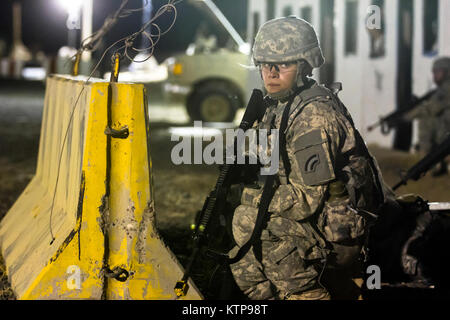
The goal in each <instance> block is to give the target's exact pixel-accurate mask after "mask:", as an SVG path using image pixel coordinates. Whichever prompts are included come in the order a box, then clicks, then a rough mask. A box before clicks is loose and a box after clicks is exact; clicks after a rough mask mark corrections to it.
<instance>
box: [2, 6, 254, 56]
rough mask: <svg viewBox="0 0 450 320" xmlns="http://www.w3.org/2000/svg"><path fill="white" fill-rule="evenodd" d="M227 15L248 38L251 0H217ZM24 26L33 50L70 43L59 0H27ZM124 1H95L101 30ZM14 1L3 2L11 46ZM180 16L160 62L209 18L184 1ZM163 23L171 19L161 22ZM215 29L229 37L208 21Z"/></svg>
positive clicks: (125, 23)
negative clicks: (249, 3) (247, 19)
mask: <svg viewBox="0 0 450 320" xmlns="http://www.w3.org/2000/svg"><path fill="white" fill-rule="evenodd" d="M67 1H70V0H67ZM214 2H215V3H216V5H217V6H218V7H219V8H220V9H221V10H222V12H223V13H224V15H225V16H226V17H227V18H228V19H229V20H230V22H231V23H232V24H233V25H234V27H235V28H236V29H237V30H238V32H239V33H240V34H241V36H242V37H243V38H244V39H245V30H246V17H247V0H214ZM22 3H23V9H22V10H23V12H22V13H23V27H22V28H23V29H22V33H23V35H22V38H23V41H24V43H25V45H26V46H27V47H28V48H29V49H30V50H33V51H36V50H42V51H44V52H45V53H46V54H49V55H55V54H56V53H57V51H58V49H59V48H60V47H62V46H64V45H66V44H67V38H68V36H67V28H66V19H67V15H66V13H65V11H64V9H62V8H61V6H60V5H59V4H58V3H57V0H23V1H22ZM120 3H121V0H94V25H93V30H94V31H95V30H97V29H98V28H99V27H100V26H101V25H102V24H103V21H104V19H105V18H106V17H107V16H108V15H110V14H112V13H113V12H114V11H115V10H116V9H117V8H118V7H119V6H120ZM165 3H167V0H153V7H154V8H159V7H160V6H161V5H163V4H165ZM141 4H142V1H141V0H130V2H129V5H128V7H130V8H137V7H139V6H140V5H141ZM11 8H12V1H11V0H2V1H1V2H0V38H2V39H4V40H6V41H7V43H8V44H9V45H10V43H11V38H12V9H11ZM177 9H178V18H177V21H176V24H175V26H174V28H173V29H172V30H171V31H170V33H168V34H166V35H165V36H164V37H163V38H162V39H161V40H160V42H159V44H158V46H157V48H156V50H155V54H154V55H155V57H156V58H157V60H158V61H162V60H164V59H165V58H166V57H167V56H169V55H171V54H173V53H174V52H176V51H183V50H185V49H186V48H187V46H188V45H189V43H190V41H191V40H192V37H193V35H194V34H195V31H196V28H197V27H198V26H199V24H200V23H201V22H202V21H204V20H208V19H207V18H206V16H205V15H204V14H202V13H201V12H200V11H199V9H197V8H195V7H193V6H192V5H189V4H188V3H186V1H182V2H181V3H179V4H177ZM140 23H141V15H140V13H136V14H134V15H133V16H131V17H128V18H125V19H122V20H121V21H120V22H119V23H118V24H117V25H116V26H115V27H114V28H113V29H112V30H111V31H110V33H109V35H108V37H107V38H106V39H105V45H107V44H109V43H113V42H114V41H115V40H118V39H120V38H121V37H124V36H126V35H128V34H130V33H132V32H134V31H136V30H137V29H138V28H139V27H140ZM160 23H161V24H162V25H164V23H167V21H164V20H163V21H161V22H160ZM208 24H209V25H210V26H211V28H214V29H215V30H216V31H217V32H219V42H224V41H225V40H226V34H224V33H221V30H220V29H218V28H217V27H216V26H215V25H214V23H210V22H209V23H208Z"/></svg>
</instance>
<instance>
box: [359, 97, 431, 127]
mask: <svg viewBox="0 0 450 320" xmlns="http://www.w3.org/2000/svg"><path fill="white" fill-rule="evenodd" d="M435 92H436V90H432V91H430V92H428V93H427V94H425V95H424V96H422V97H420V98H416V97H413V99H412V101H411V103H410V104H409V107H408V108H405V109H400V110H397V111H394V112H392V113H390V114H388V115H387V116H385V117H382V118H381V119H380V120H379V121H378V122H377V123H375V124H373V125H371V126H369V127H367V131H369V132H370V131H372V130H373V129H375V128H377V127H381V132H382V133H383V134H385V135H387V134H389V132H390V131H391V129H392V128H395V127H397V126H398V125H399V124H400V123H401V122H402V117H403V115H404V114H406V113H407V112H409V111H411V110H413V109H415V108H416V107H418V106H419V105H420V104H421V103H422V102H424V101H426V100H428V99H430V98H431V96H432V95H433V94H434V93H435Z"/></svg>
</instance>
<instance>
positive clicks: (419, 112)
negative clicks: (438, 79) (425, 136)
mask: <svg viewBox="0 0 450 320" xmlns="http://www.w3.org/2000/svg"><path fill="white" fill-rule="evenodd" d="M448 110H450V79H449V80H447V81H445V82H444V83H443V84H442V85H441V86H440V87H439V88H438V89H437V91H436V93H434V94H433V95H432V96H431V98H430V99H428V100H426V101H424V102H422V103H421V104H420V105H418V106H417V107H416V108H414V109H413V110H411V111H409V112H408V113H407V114H406V115H405V116H404V118H405V120H406V121H412V120H414V119H418V118H426V117H440V116H442V114H443V113H445V112H446V111H448Z"/></svg>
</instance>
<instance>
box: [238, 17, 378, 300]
mask: <svg viewBox="0 0 450 320" xmlns="http://www.w3.org/2000/svg"><path fill="white" fill-rule="evenodd" d="M253 59H254V62H255V65H257V66H259V69H260V73H261V77H262V79H263V81H264V89H265V93H266V97H265V102H266V104H267V105H268V107H267V110H266V113H265V115H264V117H263V119H262V120H261V122H259V123H258V122H256V123H255V125H254V128H256V129H268V130H267V132H268V134H270V133H271V130H270V129H280V128H281V129H280V133H279V135H280V139H279V141H280V154H281V161H280V165H279V171H278V174H277V176H276V182H275V185H274V187H275V192H274V195H273V197H272V199H271V201H270V205H269V208H268V212H266V213H265V214H266V216H265V217H266V221H265V224H264V225H263V227H262V231H261V233H260V237H259V239H257V241H255V242H254V243H253V246H252V248H251V249H250V250H249V251H247V253H246V255H245V256H244V257H243V258H242V259H241V260H240V261H238V262H236V263H234V264H232V265H231V270H232V273H233V276H234V278H235V280H236V283H237V284H238V286H239V287H240V288H241V290H242V291H243V292H244V293H245V294H246V295H247V296H248V297H249V298H250V299H294V300H315V299H330V296H331V297H332V298H333V297H338V296H339V290H338V289H341V288H342V287H337V286H336V285H335V284H334V283H333V282H334V281H333V280H336V279H337V278H338V276H337V273H339V277H340V279H346V280H348V283H350V282H351V279H352V278H354V277H355V273H354V271H355V270H356V271H357V272H356V273H357V275H356V277H359V276H360V274H359V273H358V272H359V271H360V269H359V268H357V267H358V266H359V265H358V261H359V260H358V258H359V257H360V254H361V251H362V248H363V246H364V242H365V239H366V235H367V229H368V224H369V223H368V222H369V220H370V217H371V216H373V214H374V213H376V212H377V210H378V209H379V207H380V205H381V204H382V203H383V202H384V198H385V191H384V184H383V181H382V178H381V175H380V171H379V169H378V166H377V164H376V162H375V160H374V159H373V158H372V156H371V155H370V154H369V152H368V150H367V148H366V146H365V143H364V141H363V139H362V138H361V136H360V134H359V132H358V131H357V130H356V129H355V126H354V124H353V121H352V119H351V116H350V115H349V113H348V111H347V110H346V108H345V106H344V105H343V104H342V103H341V101H340V100H339V99H338V98H337V96H336V95H335V94H334V93H333V92H332V91H331V90H330V89H328V88H326V87H324V86H321V85H318V84H317V83H316V82H315V81H313V80H312V79H310V78H309V76H311V74H312V69H313V68H319V67H320V66H321V65H322V64H323V63H324V58H323V55H322V51H321V48H320V45H319V42H318V39H317V36H316V33H315V31H314V29H313V27H312V26H311V25H310V24H309V23H307V22H306V21H304V20H302V19H298V18H296V17H292V16H291V17H287V18H279V19H274V20H271V21H268V22H266V23H265V24H264V25H263V26H262V27H261V28H260V30H259V32H258V34H257V36H256V39H255V43H254V47H253ZM283 129H285V130H283ZM268 140H269V141H270V139H268ZM272 142H273V141H272ZM260 180H261V179H260ZM262 190H263V188H262V183H261V182H259V181H257V182H255V184H254V185H252V186H246V187H245V188H244V190H243V193H242V197H241V204H240V205H239V206H238V207H237V208H236V210H235V212H234V217H233V236H234V238H235V241H236V243H237V246H236V247H235V248H233V249H232V250H231V252H230V256H231V257H233V256H234V254H236V252H237V251H238V250H239V248H240V247H243V246H244V245H245V244H246V243H247V241H248V239H249V238H250V235H251V234H252V231H253V229H254V227H255V221H256V217H257V215H258V207H259V205H260V203H261V202H263V200H264V199H262V198H261V197H262ZM352 284H353V283H352ZM349 288H351V287H346V290H350V289H349ZM349 292H350V291H348V292H347V293H349ZM357 296H358V291H356V295H355V297H357ZM346 297H347V298H348V297H349V296H346Z"/></svg>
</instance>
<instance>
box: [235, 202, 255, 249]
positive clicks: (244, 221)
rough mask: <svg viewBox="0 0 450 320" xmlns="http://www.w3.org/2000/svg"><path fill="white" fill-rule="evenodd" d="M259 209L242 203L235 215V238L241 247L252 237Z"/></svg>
mask: <svg viewBox="0 0 450 320" xmlns="http://www.w3.org/2000/svg"><path fill="white" fill-rule="evenodd" d="M257 215H258V209H257V208H254V207H252V206H248V205H240V206H239V207H237V208H236V210H235V211H234V215H233V223H232V231H233V238H234V241H235V242H236V244H237V245H238V246H239V247H242V246H243V245H244V244H245V243H247V241H248V240H249V239H250V237H251V235H252V232H253V229H254V228H255V222H256V217H257Z"/></svg>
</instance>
